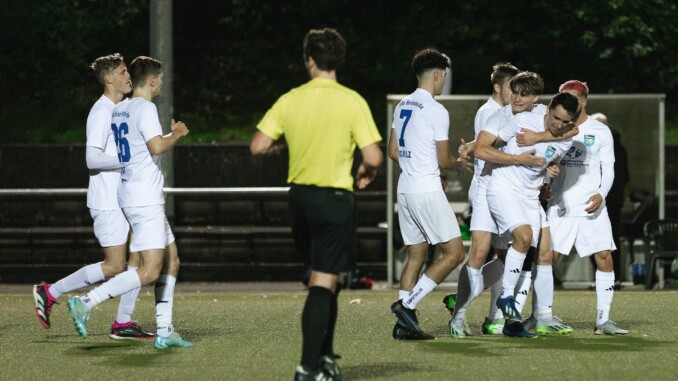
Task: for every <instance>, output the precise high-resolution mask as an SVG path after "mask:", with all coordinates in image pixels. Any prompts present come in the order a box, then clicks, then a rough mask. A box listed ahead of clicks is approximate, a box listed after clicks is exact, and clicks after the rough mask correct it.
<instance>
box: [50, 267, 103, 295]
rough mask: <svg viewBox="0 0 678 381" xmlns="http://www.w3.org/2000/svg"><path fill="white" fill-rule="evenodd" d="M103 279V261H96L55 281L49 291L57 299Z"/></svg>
mask: <svg viewBox="0 0 678 381" xmlns="http://www.w3.org/2000/svg"><path fill="white" fill-rule="evenodd" d="M102 280H104V271H103V270H102V269H101V262H99V263H94V264H91V265H87V266H85V267H83V268H81V269H79V270H78V271H76V272H74V273H73V274H71V275H69V276H67V277H65V278H63V279H61V280H59V281H58V282H56V283H54V284H53V285H51V286H50V287H49V293H50V294H52V296H53V297H54V299H57V298H58V297H60V296H61V295H62V294H65V293H67V292H71V291H75V290H79V289H81V288H85V287H87V286H91V285H93V284H96V283H99V282H101V281H102Z"/></svg>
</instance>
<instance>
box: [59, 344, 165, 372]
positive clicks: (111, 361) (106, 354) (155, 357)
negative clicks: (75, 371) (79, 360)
mask: <svg viewBox="0 0 678 381" xmlns="http://www.w3.org/2000/svg"><path fill="white" fill-rule="evenodd" d="M80 344H81V345H78V346H76V347H74V348H70V349H67V350H65V351H63V354H64V356H72V357H89V358H93V357H103V358H104V360H103V361H101V362H99V363H97V365H104V366H113V365H114V366H120V367H148V366H152V365H153V364H154V363H157V362H159V361H160V360H161V359H162V358H163V357H165V356H168V355H171V352H172V351H170V350H163V351H160V350H156V349H155V348H154V347H153V340H147V341H138V340H126V341H116V342H108V343H106V342H103V343H102V342H92V343H86V344H84V345H82V343H80Z"/></svg>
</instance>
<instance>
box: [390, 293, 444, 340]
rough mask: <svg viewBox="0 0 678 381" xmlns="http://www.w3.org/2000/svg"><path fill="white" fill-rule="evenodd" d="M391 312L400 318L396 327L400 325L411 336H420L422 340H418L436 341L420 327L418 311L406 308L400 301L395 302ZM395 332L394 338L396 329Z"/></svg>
mask: <svg viewBox="0 0 678 381" xmlns="http://www.w3.org/2000/svg"><path fill="white" fill-rule="evenodd" d="M391 312H393V313H394V314H395V315H396V317H397V318H398V323H397V324H396V325H398V324H399V325H400V326H401V327H403V328H404V329H405V330H406V331H408V332H409V333H410V334H413V335H415V336H419V337H420V338H419V339H418V340H433V339H435V337H434V336H431V335H429V334H428V333H426V332H424V331H423V330H422V329H421V328H420V327H419V322H418V320H417V313H416V311H414V310H410V309H408V308H405V306H403V301H402V300H398V301H397V302H395V303H393V304H392V305H391ZM393 331H394V336H395V331H396V329H395V328H394V330H393Z"/></svg>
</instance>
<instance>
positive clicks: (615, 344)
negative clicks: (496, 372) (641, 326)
mask: <svg viewBox="0 0 678 381" xmlns="http://www.w3.org/2000/svg"><path fill="white" fill-rule="evenodd" d="M495 339H496V340H487V339H484V338H477V339H476V338H472V337H468V338H465V339H462V340H453V341H431V342H422V343H421V344H420V345H421V347H422V348H424V349H425V350H428V351H430V352H445V353H453V354H463V355H466V356H488V355H492V356H502V355H511V356H513V355H515V353H507V352H505V351H504V350H509V349H510V350H511V351H515V350H522V349H525V350H534V349H537V350H538V349H548V350H551V351H553V350H564V351H577V352H587V353H593V352H600V353H606V352H641V351H643V350H652V349H655V348H659V347H665V346H672V345H675V343H674V342H671V341H656V340H645V339H642V338H638V337H633V336H615V337H612V336H598V337H591V338H575V337H569V336H550V337H544V336H539V337H537V338H535V339H518V338H508V337H497V338H495Z"/></svg>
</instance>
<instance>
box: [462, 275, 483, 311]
mask: <svg viewBox="0 0 678 381" xmlns="http://www.w3.org/2000/svg"><path fill="white" fill-rule="evenodd" d="M466 270H467V272H468V281H469V283H470V284H471V294H470V295H469V296H468V300H467V301H466V303H464V305H463V306H462V307H463V308H464V309H465V308H467V307H468V305H469V304H470V303H471V302H472V301H473V299H475V298H477V297H478V295H480V294H481V293H482V292H483V289H484V287H483V277H482V274H481V272H480V269H474V268H473V267H471V266H466Z"/></svg>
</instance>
